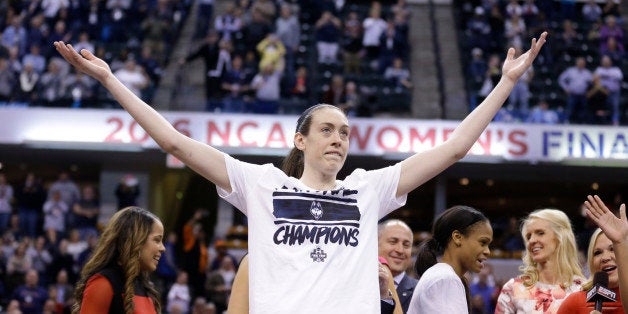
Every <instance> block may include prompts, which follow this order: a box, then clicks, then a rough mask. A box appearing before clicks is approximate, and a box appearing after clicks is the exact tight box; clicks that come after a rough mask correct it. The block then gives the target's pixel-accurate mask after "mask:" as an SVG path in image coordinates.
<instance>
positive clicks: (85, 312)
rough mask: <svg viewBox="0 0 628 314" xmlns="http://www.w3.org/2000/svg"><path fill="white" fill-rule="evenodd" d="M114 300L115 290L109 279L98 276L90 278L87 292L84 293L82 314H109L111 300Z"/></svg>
mask: <svg viewBox="0 0 628 314" xmlns="http://www.w3.org/2000/svg"><path fill="white" fill-rule="evenodd" d="M112 299H113V288H112V287H111V283H110V282H109V280H107V278H105V277H104V276H102V275H100V274H96V275H94V276H92V277H91V278H89V280H88V281H87V285H85V291H83V301H82V302H81V314H101V313H103V314H106V313H109V307H110V306H111V300H112Z"/></svg>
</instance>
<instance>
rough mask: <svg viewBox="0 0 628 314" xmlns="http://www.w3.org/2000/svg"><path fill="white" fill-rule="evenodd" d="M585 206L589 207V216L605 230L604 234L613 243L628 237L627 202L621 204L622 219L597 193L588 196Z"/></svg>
mask: <svg viewBox="0 0 628 314" xmlns="http://www.w3.org/2000/svg"><path fill="white" fill-rule="evenodd" d="M584 206H585V207H586V208H587V216H589V218H591V220H593V222H595V224H596V225H598V227H600V229H602V231H604V234H605V235H606V236H607V237H608V239H609V240H611V241H613V243H621V242H623V241H624V240H626V239H627V238H628V219H626V205H625V204H621V206H620V207H619V216H620V217H621V219H620V218H617V216H615V214H613V212H611V211H610V210H609V209H608V207H606V205H604V202H602V199H600V197H599V196H597V195H595V196H591V195H589V196H587V200H586V201H585V202H584Z"/></svg>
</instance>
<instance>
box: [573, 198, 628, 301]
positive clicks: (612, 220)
mask: <svg viewBox="0 0 628 314" xmlns="http://www.w3.org/2000/svg"><path fill="white" fill-rule="evenodd" d="M584 206H585V207H586V208H587V216H589V218H591V220H593V222H595V224H596V225H598V227H600V229H602V231H604V234H605V235H606V236H607V237H608V239H609V240H611V241H612V242H613V250H614V251H615V262H616V263H617V272H618V274H619V294H620V296H621V298H622V299H626V298H628V219H627V218H626V205H625V204H621V206H620V207H619V216H620V217H621V218H617V216H615V214H613V212H611V211H610V210H609V209H608V207H606V205H604V202H602V199H600V197H599V196H597V195H595V196H591V195H589V196H587V200H586V201H585V202H584ZM622 306H623V307H624V313H628V302H622Z"/></svg>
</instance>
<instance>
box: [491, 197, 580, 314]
mask: <svg viewBox="0 0 628 314" xmlns="http://www.w3.org/2000/svg"><path fill="white" fill-rule="evenodd" d="M521 235H522V236H523V240H524V242H525V246H526V252H525V254H524V256H523V266H521V268H520V270H521V272H522V274H521V275H520V276H518V277H516V278H512V279H510V280H509V281H508V282H506V284H504V287H503V288H502V291H501V293H500V294H499V298H498V300H497V307H496V308H495V313H496V314H501V313H544V314H552V313H556V312H557V311H558V308H559V307H560V303H561V302H562V301H563V300H564V299H565V298H566V297H567V296H568V295H569V294H571V293H572V292H576V291H580V289H581V286H582V283H583V282H584V278H583V275H582V270H581V268H580V265H579V264H578V255H577V253H578V249H577V246H576V241H575V236H574V233H573V230H572V228H571V222H570V221H569V217H567V215H566V214H565V213H564V212H562V211H560V210H557V209H540V210H536V211H534V212H532V213H531V214H529V215H528V217H527V218H526V219H525V220H524V221H523V223H522V225H521Z"/></svg>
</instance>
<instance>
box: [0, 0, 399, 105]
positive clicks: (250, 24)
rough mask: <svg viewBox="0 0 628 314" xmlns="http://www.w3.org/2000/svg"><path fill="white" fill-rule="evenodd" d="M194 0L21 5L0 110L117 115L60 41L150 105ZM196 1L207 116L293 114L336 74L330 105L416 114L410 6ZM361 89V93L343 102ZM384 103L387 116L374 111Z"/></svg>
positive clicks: (4, 36) (8, 27) (0, 57)
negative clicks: (63, 53)
mask: <svg viewBox="0 0 628 314" xmlns="http://www.w3.org/2000/svg"><path fill="white" fill-rule="evenodd" d="M191 4H192V3H191V1H189V0H160V1H146V0H141V1H140V0H135V1H132V0H107V1H88V0H75V1H15V2H9V4H6V10H5V11H4V12H6V13H5V14H4V15H3V16H0V36H1V37H0V39H1V40H0V44H1V46H0V105H3V104H4V105H6V104H10V105H18V106H46V107H74V108H78V107H106V108H108V107H116V105H115V103H114V102H113V99H112V97H111V95H110V94H108V92H106V91H105V90H104V89H103V88H102V87H100V85H99V84H97V83H96V82H95V81H94V80H93V79H91V78H89V77H86V76H84V75H82V74H81V73H76V72H75V71H74V70H73V69H70V68H69V66H68V65H67V63H65V62H63V60H62V59H61V58H60V57H59V56H58V55H57V54H56V51H54V49H53V46H52V42H53V41H56V40H63V41H65V42H68V43H72V44H73V46H74V48H75V49H77V50H80V49H87V50H89V51H92V52H93V53H94V54H95V55H97V56H98V57H101V58H102V59H104V60H105V61H107V62H108V63H109V64H110V65H111V68H112V70H113V72H114V74H115V75H116V76H117V77H118V79H120V80H121V81H122V82H123V83H124V84H125V85H126V86H128V87H129V88H131V90H132V91H133V92H134V93H136V94H137V95H138V96H140V97H141V98H142V99H143V100H145V101H147V102H149V103H150V102H151V101H152V99H153V96H154V94H155V89H156V88H158V87H159V82H160V79H161V77H162V75H163V69H164V68H165V67H166V66H167V64H168V62H170V56H171V53H172V51H171V49H172V48H171V47H173V46H174V44H175V40H176V39H177V38H178V37H179V36H180V34H181V29H182V24H183V22H185V19H186V18H187V17H188V14H187V13H188V11H189V10H190V8H191ZM214 6H215V3H214V1H211V0H206V1H199V4H198V10H197V12H198V14H197V15H195V16H191V17H190V18H195V19H196V20H195V22H196V24H195V30H194V32H193V44H192V47H191V48H195V49H194V51H192V52H191V53H190V54H188V55H187V56H186V57H185V58H183V59H182V60H175V62H179V64H180V65H183V64H185V63H186V62H189V61H192V60H193V59H196V58H202V59H203V62H204V64H205V73H206V75H205V96H206V99H207V103H206V109H207V110H208V111H221V112H251V113H282V112H285V113H296V112H300V111H301V110H302V109H303V108H304V107H307V106H308V105H310V104H311V103H316V102H320V101H321V98H322V97H323V94H325V93H326V92H328V91H329V90H330V89H331V84H332V83H331V81H332V76H341V77H342V80H343V82H342V83H343V86H342V89H337V88H336V89H335V90H334V91H333V92H332V93H340V94H338V95H336V96H335V97H334V98H333V104H334V105H338V106H341V107H343V108H346V109H347V110H348V111H349V112H350V113H351V115H360V116H368V115H371V114H372V113H373V112H375V111H378V110H380V109H381V110H385V109H386V108H383V107H385V106H386V104H385V103H384V104H378V101H383V102H386V101H387V100H390V99H391V98H390V97H384V96H398V97H396V98H395V97H392V98H393V100H390V102H391V103H393V105H395V104H394V102H398V101H399V100H401V101H402V103H401V104H396V105H395V106H397V107H398V108H401V109H402V110H406V111H407V110H409V107H410V94H411V90H410V87H411V83H410V72H409V66H408V61H409V48H410V45H409V41H408V32H409V25H408V23H409V17H410V13H409V12H410V11H409V9H408V7H407V5H406V4H405V1H403V0H399V1H398V2H397V3H392V2H387V3H386V4H385V5H382V4H381V3H380V2H377V1H376V2H372V3H371V2H364V1H356V2H355V3H349V2H347V3H344V2H337V1H272V0H253V1H248V0H238V1H235V0H234V1H227V2H226V5H225V7H224V10H223V11H222V12H218V11H216V10H215V8H214ZM347 87H348V89H354V90H355V91H356V92H357V94H359V95H360V97H354V95H345V89H347ZM378 107H382V108H378Z"/></svg>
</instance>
